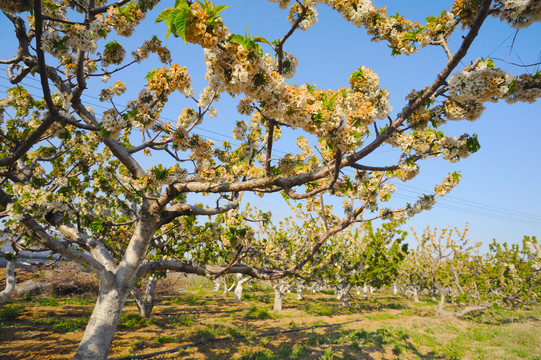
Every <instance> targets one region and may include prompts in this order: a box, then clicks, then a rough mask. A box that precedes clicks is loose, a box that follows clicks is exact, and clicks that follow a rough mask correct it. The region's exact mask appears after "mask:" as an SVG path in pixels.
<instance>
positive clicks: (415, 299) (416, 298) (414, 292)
mask: <svg viewBox="0 0 541 360" xmlns="http://www.w3.org/2000/svg"><path fill="white" fill-rule="evenodd" d="M411 293H412V296H413V302H416V303H418V302H419V292H418V291H417V288H416V287H415V286H414V287H413V288H412V289H411Z"/></svg>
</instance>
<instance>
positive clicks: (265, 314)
mask: <svg viewBox="0 0 541 360" xmlns="http://www.w3.org/2000/svg"><path fill="white" fill-rule="evenodd" d="M274 317H275V315H273V314H271V313H269V309H267V308H266V307H260V306H257V305H253V306H252V307H251V308H249V309H248V311H247V312H246V314H245V315H244V318H245V319H259V320H264V319H273V318H274Z"/></svg>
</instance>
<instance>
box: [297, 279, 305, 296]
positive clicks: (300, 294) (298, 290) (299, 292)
mask: <svg viewBox="0 0 541 360" xmlns="http://www.w3.org/2000/svg"><path fill="white" fill-rule="evenodd" d="M303 288H304V284H303V283H300V282H298V283H297V300H304V296H303V294H302V290H303Z"/></svg>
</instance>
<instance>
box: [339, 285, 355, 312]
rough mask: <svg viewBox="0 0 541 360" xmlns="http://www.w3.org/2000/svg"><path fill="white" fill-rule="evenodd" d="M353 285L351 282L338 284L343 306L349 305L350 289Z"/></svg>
mask: <svg viewBox="0 0 541 360" xmlns="http://www.w3.org/2000/svg"><path fill="white" fill-rule="evenodd" d="M352 287H353V285H351V284H340V285H339V286H338V300H340V304H341V305H342V306H343V307H349V291H350V290H351V288H352Z"/></svg>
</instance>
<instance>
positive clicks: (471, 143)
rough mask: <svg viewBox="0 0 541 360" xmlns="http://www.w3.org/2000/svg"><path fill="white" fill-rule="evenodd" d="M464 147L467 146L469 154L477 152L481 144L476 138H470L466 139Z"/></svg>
mask: <svg viewBox="0 0 541 360" xmlns="http://www.w3.org/2000/svg"><path fill="white" fill-rule="evenodd" d="M466 145H467V146H468V150H469V151H470V152H471V153H474V152H477V151H479V149H480V148H481V144H479V140H477V136H472V137H469V138H468V139H466Z"/></svg>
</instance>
